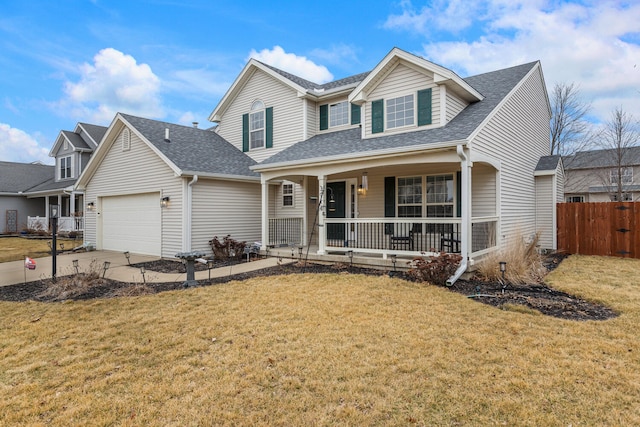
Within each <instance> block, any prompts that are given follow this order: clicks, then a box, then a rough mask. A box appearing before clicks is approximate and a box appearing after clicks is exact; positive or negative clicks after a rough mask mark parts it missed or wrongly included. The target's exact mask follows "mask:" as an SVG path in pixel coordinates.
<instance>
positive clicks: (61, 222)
mask: <svg viewBox="0 0 640 427" xmlns="http://www.w3.org/2000/svg"><path fill="white" fill-rule="evenodd" d="M27 228H29V229H30V230H43V231H48V230H49V218H47V217H42V216H29V217H27ZM83 230H84V217H81V216H64V217H60V218H58V231H66V232H68V231H83Z"/></svg>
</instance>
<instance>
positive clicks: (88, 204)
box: [87, 202, 96, 212]
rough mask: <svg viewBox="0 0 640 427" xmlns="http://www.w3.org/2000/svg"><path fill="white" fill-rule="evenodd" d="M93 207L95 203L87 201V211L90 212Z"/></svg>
mask: <svg viewBox="0 0 640 427" xmlns="http://www.w3.org/2000/svg"><path fill="white" fill-rule="evenodd" d="M95 208H96V204H95V203H93V202H89V203H87V210H88V211H92V212H93V210H94V209H95Z"/></svg>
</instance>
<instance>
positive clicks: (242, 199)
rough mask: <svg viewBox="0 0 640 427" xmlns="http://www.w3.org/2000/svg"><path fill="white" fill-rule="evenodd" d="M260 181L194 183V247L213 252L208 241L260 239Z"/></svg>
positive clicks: (192, 238) (192, 228) (192, 244)
mask: <svg viewBox="0 0 640 427" xmlns="http://www.w3.org/2000/svg"><path fill="white" fill-rule="evenodd" d="M260 192H261V186H260V183H247V182H239V181H224V180H200V181H198V182H197V183H196V184H195V185H194V186H193V194H192V197H193V204H192V214H191V215H192V216H191V248H192V249H193V250H200V251H204V252H206V253H208V254H211V253H212V251H211V246H209V244H208V242H209V240H211V239H213V238H214V237H215V236H217V237H218V239H220V240H222V239H223V238H224V237H225V236H226V235H231V237H232V238H233V239H235V240H239V241H246V242H247V243H253V242H256V241H259V240H260V235H261V228H260V220H261V202H260Z"/></svg>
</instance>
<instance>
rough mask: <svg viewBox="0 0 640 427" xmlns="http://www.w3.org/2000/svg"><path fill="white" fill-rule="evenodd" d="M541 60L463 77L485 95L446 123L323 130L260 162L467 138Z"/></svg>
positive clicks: (332, 155) (291, 159) (292, 160)
mask: <svg viewBox="0 0 640 427" xmlns="http://www.w3.org/2000/svg"><path fill="white" fill-rule="evenodd" d="M538 64H539V63H538V62H537V61H536V62H530V63H527V64H523V65H518V66H515V67H511V68H506V69H503V70H498V71H493V72H489V73H484V74H479V75H477V76H473V77H468V78H466V79H463V80H464V81H465V82H466V83H468V84H469V85H470V86H472V87H473V88H474V89H475V90H476V91H478V92H480V93H482V94H483V95H484V96H485V98H484V99H483V100H482V101H478V102H475V103H473V104H470V105H469V106H467V108H465V109H464V110H463V111H462V112H460V114H458V115H457V116H456V117H455V118H454V119H453V120H451V121H450V122H449V123H447V124H446V125H445V126H442V127H438V128H433V129H427V130H423V131H415V132H406V133H402V134H395V135H385V136H380V137H375V138H367V139H362V137H361V129H359V128H353V129H348V130H344V131H338V132H332V133H325V134H320V135H316V136H314V137H312V138H309V139H308V140H306V141H301V142H298V143H297V144H295V145H293V146H291V147H289V148H287V149H285V150H283V151H281V152H280V153H278V154H275V155H274V156H272V157H270V158H268V159H266V160H265V161H263V162H262V163H260V165H259V166H262V165H265V166H266V165H273V164H279V163H288V162H298V161H303V160H312V159H318V160H320V159H322V158H325V157H335V156H341V155H355V154H356V153H361V154H367V152H375V151H379V150H390V149H399V148H403V147H417V146H421V145H428V144H434V143H438V142H447V141H461V140H465V139H467V138H468V137H469V136H471V134H472V133H473V132H474V131H475V130H476V129H477V128H478V126H480V124H481V123H482V122H483V120H485V118H487V117H488V116H489V114H490V113H491V112H492V111H493V110H494V109H495V108H496V107H497V106H498V104H500V102H501V101H502V100H503V99H504V98H505V97H506V96H507V95H508V94H509V92H510V91H511V90H512V89H513V88H514V87H515V86H516V85H517V84H518V83H519V82H520V81H521V80H522V79H523V78H524V77H525V76H526V75H527V73H529V72H530V71H531V70H532V69H533V68H534V67H536V66H537V65H538ZM258 169H260V167H258Z"/></svg>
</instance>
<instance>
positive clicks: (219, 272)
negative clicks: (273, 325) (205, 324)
mask: <svg viewBox="0 0 640 427" xmlns="http://www.w3.org/2000/svg"><path fill="white" fill-rule="evenodd" d="M75 259H77V260H78V266H79V271H80V272H82V271H86V270H87V269H88V268H89V266H90V264H91V263H92V262H93V261H94V260H95V262H96V263H97V266H98V268H99V269H100V270H101V271H102V267H103V265H104V262H105V261H109V262H110V265H109V269H108V270H107V271H106V273H105V277H106V278H107V279H113V280H118V281H120V282H138V283H142V282H143V278H142V274H141V273H140V269H139V268H134V267H129V265H128V263H127V259H126V258H125V256H124V254H123V253H122V252H113V251H92V252H78V253H67V254H63V255H58V256H57V257H56V266H57V269H56V270H57V277H62V276H68V275H71V274H75V272H76V270H75V268H73V263H72V261H73V260H75ZM157 259H159V258H158V257H156V256H148V255H138V254H131V258H130V261H131V264H137V263H141V262H147V261H154V260H157ZM35 260H36V269H35V270H28V269H25V268H24V260H22V261H11V262H3V263H0V286H5V285H13V284H16V283H24V282H25V281H26V282H33V281H35V280H42V279H49V278H51V273H52V271H51V257H50V256H49V257H45V258H36V259H35ZM277 264H278V259H277V258H276V257H273V258H267V259H261V260H258V261H252V262H247V263H242V264H237V265H234V266H231V267H220V268H214V269H212V270H211V272H209V271H197V272H196V280H205V279H207V278H208V277H209V273H210V274H211V278H216V277H224V276H228V275H231V274H238V273H244V272H248V271H253V270H259V269H262V268H267V267H273V266H276V265H277ZM25 275H26V280H25ZM145 280H146V281H147V282H156V283H166V282H178V281H185V280H186V273H156V272H154V271H148V272H146V274H145Z"/></svg>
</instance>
